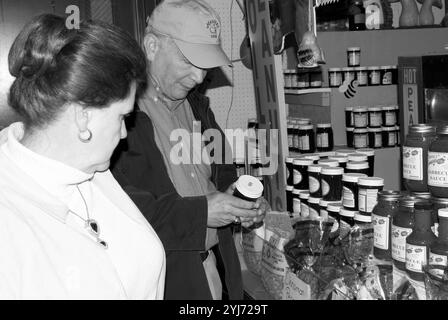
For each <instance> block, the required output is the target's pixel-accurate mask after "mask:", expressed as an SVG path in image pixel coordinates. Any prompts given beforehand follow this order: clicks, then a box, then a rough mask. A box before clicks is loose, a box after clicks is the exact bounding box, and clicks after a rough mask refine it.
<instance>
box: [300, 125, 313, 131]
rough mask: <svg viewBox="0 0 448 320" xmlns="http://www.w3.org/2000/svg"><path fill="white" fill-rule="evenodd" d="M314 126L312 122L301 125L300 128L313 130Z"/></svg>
mask: <svg viewBox="0 0 448 320" xmlns="http://www.w3.org/2000/svg"><path fill="white" fill-rule="evenodd" d="M313 129H314V126H313V125H312V124H305V125H299V130H313Z"/></svg>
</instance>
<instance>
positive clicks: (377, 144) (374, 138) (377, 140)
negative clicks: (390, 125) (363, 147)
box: [367, 128, 383, 149]
mask: <svg viewBox="0 0 448 320" xmlns="http://www.w3.org/2000/svg"><path fill="white" fill-rule="evenodd" d="M367 131H368V135H369V148H373V149H379V148H382V147H383V129H382V128H369V129H367Z"/></svg>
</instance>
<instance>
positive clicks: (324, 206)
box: [319, 199, 341, 219]
mask: <svg viewBox="0 0 448 320" xmlns="http://www.w3.org/2000/svg"><path fill="white" fill-rule="evenodd" d="M329 205H341V202H340V201H326V200H324V199H322V200H320V202H319V207H320V217H321V218H323V219H328V216H329V215H328V209H327V208H328V206H329Z"/></svg>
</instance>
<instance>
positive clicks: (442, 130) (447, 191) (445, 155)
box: [428, 125, 448, 198]
mask: <svg viewBox="0 0 448 320" xmlns="http://www.w3.org/2000/svg"><path fill="white" fill-rule="evenodd" d="M428 189H429V192H431V195H432V196H434V197H437V198H448V125H444V126H442V127H439V128H438V129H437V137H436V139H434V141H433V142H432V143H431V144H430V146H429V149H428Z"/></svg>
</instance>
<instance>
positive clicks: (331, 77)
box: [328, 68, 342, 88]
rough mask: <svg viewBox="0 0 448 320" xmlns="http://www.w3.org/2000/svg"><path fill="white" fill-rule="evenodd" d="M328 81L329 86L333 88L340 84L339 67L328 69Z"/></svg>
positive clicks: (340, 72) (340, 73)
mask: <svg viewBox="0 0 448 320" xmlns="http://www.w3.org/2000/svg"><path fill="white" fill-rule="evenodd" d="M328 83H329V85H330V87H332V88H335V87H339V86H341V85H342V70H341V68H329V69H328Z"/></svg>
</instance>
